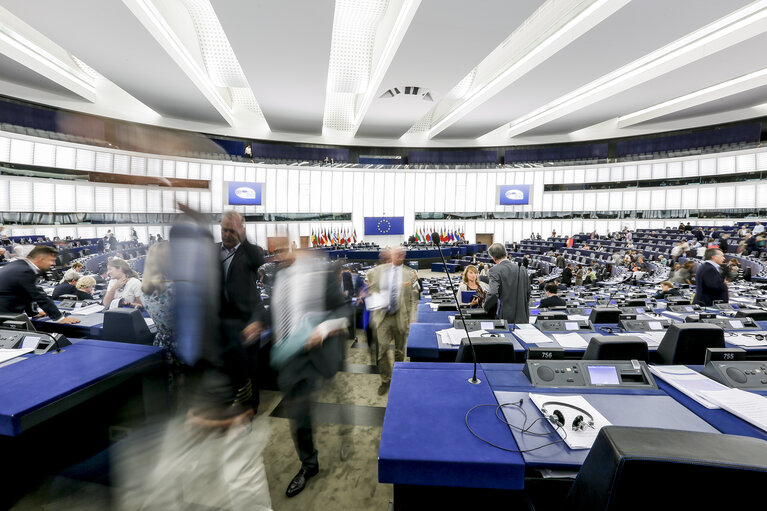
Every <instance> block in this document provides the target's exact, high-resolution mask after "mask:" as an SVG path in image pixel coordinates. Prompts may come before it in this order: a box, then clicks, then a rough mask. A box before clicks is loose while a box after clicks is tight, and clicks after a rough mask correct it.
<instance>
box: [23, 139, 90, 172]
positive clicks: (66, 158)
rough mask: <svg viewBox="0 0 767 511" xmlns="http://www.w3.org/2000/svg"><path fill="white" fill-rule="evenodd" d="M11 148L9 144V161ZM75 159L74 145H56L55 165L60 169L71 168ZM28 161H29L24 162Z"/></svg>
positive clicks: (73, 166)
mask: <svg viewBox="0 0 767 511" xmlns="http://www.w3.org/2000/svg"><path fill="white" fill-rule="evenodd" d="M13 149H14V146H13V144H11V161H13ZM76 161H77V152H76V151H75V148H74V147H68V146H62V145H60V146H56V166H57V167H58V168H60V169H73V168H75V163H76ZM25 163H29V162H25Z"/></svg>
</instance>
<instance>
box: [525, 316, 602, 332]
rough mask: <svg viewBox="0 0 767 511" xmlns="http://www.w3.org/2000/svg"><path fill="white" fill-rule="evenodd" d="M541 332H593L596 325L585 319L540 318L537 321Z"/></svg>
mask: <svg viewBox="0 0 767 511" xmlns="http://www.w3.org/2000/svg"><path fill="white" fill-rule="evenodd" d="M535 326H536V328H538V330H540V331H541V332H593V331H594V326H593V325H592V324H591V323H590V322H589V321H588V320H585V319H578V320H575V319H539V320H538V321H536V322H535Z"/></svg>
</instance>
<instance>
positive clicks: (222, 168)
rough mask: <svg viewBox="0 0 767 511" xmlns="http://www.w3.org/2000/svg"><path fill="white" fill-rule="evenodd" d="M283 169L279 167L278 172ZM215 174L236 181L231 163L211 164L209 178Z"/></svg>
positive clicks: (214, 176) (281, 171)
mask: <svg viewBox="0 0 767 511" xmlns="http://www.w3.org/2000/svg"><path fill="white" fill-rule="evenodd" d="M284 172H285V170H284V169H281V170H280V173H284ZM217 176H224V181H236V178H235V177H234V166H233V165H213V167H212V171H211V179H215V178H216V177H217Z"/></svg>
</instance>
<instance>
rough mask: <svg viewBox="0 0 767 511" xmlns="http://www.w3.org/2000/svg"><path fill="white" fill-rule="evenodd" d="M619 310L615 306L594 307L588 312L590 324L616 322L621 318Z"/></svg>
mask: <svg viewBox="0 0 767 511" xmlns="http://www.w3.org/2000/svg"><path fill="white" fill-rule="evenodd" d="M643 304H644V302H643ZM621 314H623V313H622V312H621V310H620V309H619V308H617V307H594V308H593V309H591V314H589V321H591V324H597V323H618V322H619V321H620V319H621Z"/></svg>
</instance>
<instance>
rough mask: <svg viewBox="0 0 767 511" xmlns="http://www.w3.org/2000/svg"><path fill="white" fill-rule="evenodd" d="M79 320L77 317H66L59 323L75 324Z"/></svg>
mask: <svg viewBox="0 0 767 511" xmlns="http://www.w3.org/2000/svg"><path fill="white" fill-rule="evenodd" d="M79 322H80V320H79V319H77V318H64V319H62V320H61V321H59V323H61V324H63V325H74V324H75V323H79Z"/></svg>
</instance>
